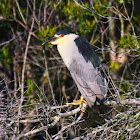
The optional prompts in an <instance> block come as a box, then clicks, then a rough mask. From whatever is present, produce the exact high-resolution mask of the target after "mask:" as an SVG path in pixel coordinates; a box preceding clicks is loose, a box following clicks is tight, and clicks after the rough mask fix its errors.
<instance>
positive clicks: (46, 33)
mask: <svg viewBox="0 0 140 140" xmlns="http://www.w3.org/2000/svg"><path fill="white" fill-rule="evenodd" d="M56 29H57V27H56V26H54V27H50V26H47V27H46V28H44V27H43V26H42V27H41V31H39V32H38V36H39V37H40V38H41V39H42V41H43V42H44V41H46V37H52V36H53V35H54V34H55V33H56Z"/></svg>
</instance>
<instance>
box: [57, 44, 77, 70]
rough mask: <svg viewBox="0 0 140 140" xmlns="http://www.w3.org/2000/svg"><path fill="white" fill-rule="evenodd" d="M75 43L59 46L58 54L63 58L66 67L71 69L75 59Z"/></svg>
mask: <svg viewBox="0 0 140 140" xmlns="http://www.w3.org/2000/svg"><path fill="white" fill-rule="evenodd" d="M74 43H75V42H71V43H67V44H65V43H64V44H61V45H57V49H58V52H59V54H60V56H61V57H62V59H63V61H64V63H65V65H66V66H67V67H68V68H69V66H70V64H71V62H72V58H73V46H74V45H75V44H74Z"/></svg>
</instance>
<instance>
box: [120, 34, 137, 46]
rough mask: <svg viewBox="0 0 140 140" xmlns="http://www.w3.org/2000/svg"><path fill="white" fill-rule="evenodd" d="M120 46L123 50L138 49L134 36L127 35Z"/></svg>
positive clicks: (121, 40)
mask: <svg viewBox="0 0 140 140" xmlns="http://www.w3.org/2000/svg"><path fill="white" fill-rule="evenodd" d="M119 45H120V47H122V48H134V47H136V42H135V39H134V38H133V37H132V36H130V35H127V36H124V37H123V38H121V39H120V41H119Z"/></svg>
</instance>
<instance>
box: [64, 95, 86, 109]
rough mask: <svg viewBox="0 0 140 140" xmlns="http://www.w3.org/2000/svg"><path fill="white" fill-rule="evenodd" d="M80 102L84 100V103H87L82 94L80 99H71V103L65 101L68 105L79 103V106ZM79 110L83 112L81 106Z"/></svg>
mask: <svg viewBox="0 0 140 140" xmlns="http://www.w3.org/2000/svg"><path fill="white" fill-rule="evenodd" d="M82 102H84V103H85V104H86V105H88V104H87V102H86V101H85V100H84V97H83V96H81V97H80V100H73V102H72V103H66V104H68V105H80V106H81V104H82ZM81 111H82V112H85V111H84V110H83V109H82V108H81Z"/></svg>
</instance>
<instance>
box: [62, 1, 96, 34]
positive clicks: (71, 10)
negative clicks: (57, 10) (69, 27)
mask: <svg viewBox="0 0 140 140" xmlns="http://www.w3.org/2000/svg"><path fill="white" fill-rule="evenodd" d="M84 6H87V7H88V6H89V3H85V5H84ZM61 9H62V11H63V12H64V14H65V15H66V17H68V20H69V22H71V21H72V22H74V24H75V25H76V27H75V28H76V30H77V31H78V32H79V33H81V34H86V33H87V32H91V30H92V29H93V28H94V25H95V20H94V14H92V13H91V12H89V11H88V10H87V9H84V8H82V7H81V6H79V5H77V4H75V3H74V2H73V1H71V0H68V2H67V3H63V5H62V6H61Z"/></svg>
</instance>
